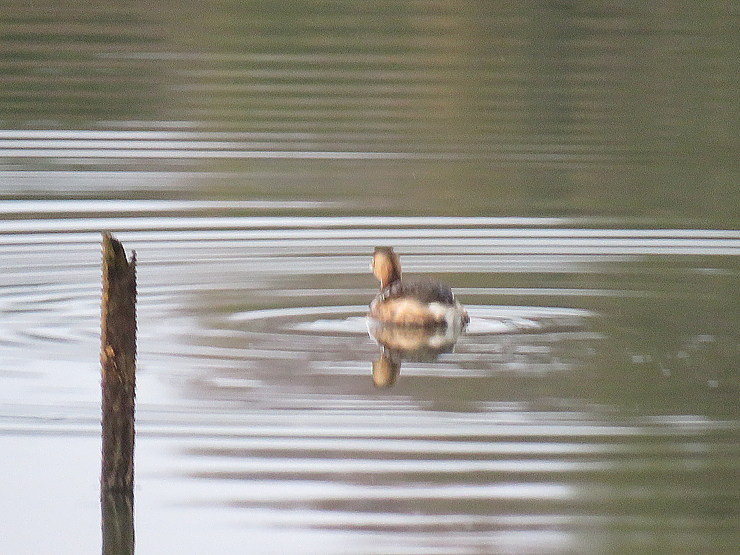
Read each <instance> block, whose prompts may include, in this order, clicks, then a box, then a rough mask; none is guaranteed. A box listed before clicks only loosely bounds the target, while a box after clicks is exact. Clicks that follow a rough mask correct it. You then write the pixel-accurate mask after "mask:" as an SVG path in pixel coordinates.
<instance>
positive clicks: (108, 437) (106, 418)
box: [100, 233, 136, 554]
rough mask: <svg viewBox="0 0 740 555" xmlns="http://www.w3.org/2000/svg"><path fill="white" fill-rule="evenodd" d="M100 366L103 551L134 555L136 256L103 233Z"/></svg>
mask: <svg viewBox="0 0 740 555" xmlns="http://www.w3.org/2000/svg"><path fill="white" fill-rule="evenodd" d="M101 301H102V302H101V334H100V344H101V348H100V364H101V367H102V379H101V386H102V394H103V465H102V466H103V468H102V473H101V477H100V495H101V504H102V510H103V553H104V554H105V553H133V545H134V528H133V493H134V489H133V488H134V396H135V392H136V253H133V255H132V256H131V261H128V260H127V259H126V252H125V251H124V249H123V246H122V245H121V243H120V242H118V241H117V240H116V239H114V238H113V237H112V236H111V235H110V234H109V233H103V295H102V299H101Z"/></svg>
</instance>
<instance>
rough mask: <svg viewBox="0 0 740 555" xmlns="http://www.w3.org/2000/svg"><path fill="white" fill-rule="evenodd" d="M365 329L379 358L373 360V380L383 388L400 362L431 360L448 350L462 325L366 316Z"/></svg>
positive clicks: (395, 374) (392, 381)
mask: <svg viewBox="0 0 740 555" xmlns="http://www.w3.org/2000/svg"><path fill="white" fill-rule="evenodd" d="M367 328H368V332H369V333H370V337H372V338H373V339H374V340H375V341H376V342H377V343H378V345H380V357H379V358H378V359H377V360H375V361H373V383H374V384H375V387H378V388H381V389H385V388H388V387H391V386H392V385H393V384H395V383H396V379H397V378H398V374H399V373H400V372H401V363H402V362H403V361H412V362H434V361H435V360H437V357H439V355H441V354H443V353H451V352H452V350H453V348H454V347H455V343H456V342H457V340H458V338H459V337H460V335H462V332H463V331H464V329H465V327H464V325H463V326H457V327H448V326H445V327H436V328H412V327H403V326H397V325H393V324H385V323H383V322H380V321H378V320H376V319H374V318H371V317H369V318H368V319H367Z"/></svg>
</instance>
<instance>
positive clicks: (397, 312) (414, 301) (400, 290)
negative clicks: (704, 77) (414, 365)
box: [370, 247, 470, 330]
mask: <svg viewBox="0 0 740 555" xmlns="http://www.w3.org/2000/svg"><path fill="white" fill-rule="evenodd" d="M370 267H371V268H372V270H373V274H375V277H376V278H378V279H379V280H380V294H378V296H377V297H375V299H373V302H372V303H370V316H371V317H372V318H375V319H376V320H379V321H381V322H383V323H387V324H394V325H397V326H414V327H438V326H447V327H449V328H456V329H460V330H461V329H462V328H464V327H465V325H466V324H467V323H468V321H469V320H470V318H469V317H468V313H467V312H466V311H465V309H464V308H463V307H462V305H461V304H460V303H458V302H457V301H456V300H455V297H454V295H453V294H452V290H451V289H450V288H449V287H447V286H446V285H445V284H443V283H440V282H438V281H426V280H425V281H405V282H404V281H401V261H400V259H399V258H398V255H397V254H396V253H395V252H393V249H392V248H391V247H376V248H375V252H374V253H373V261H372V264H371V266H370Z"/></svg>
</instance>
